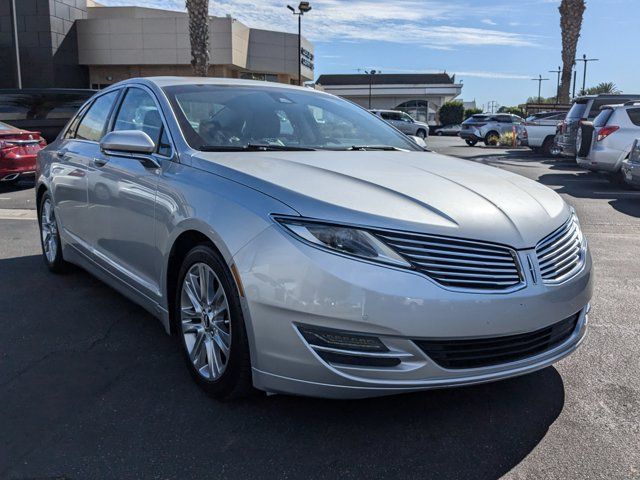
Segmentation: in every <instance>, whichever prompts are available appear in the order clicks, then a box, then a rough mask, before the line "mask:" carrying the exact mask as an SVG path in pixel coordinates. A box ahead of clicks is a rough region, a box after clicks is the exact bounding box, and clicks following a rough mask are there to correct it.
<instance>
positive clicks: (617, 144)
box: [576, 101, 640, 173]
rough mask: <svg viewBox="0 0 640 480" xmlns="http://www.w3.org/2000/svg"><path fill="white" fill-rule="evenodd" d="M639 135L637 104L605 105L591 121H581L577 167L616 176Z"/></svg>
mask: <svg viewBox="0 0 640 480" xmlns="http://www.w3.org/2000/svg"><path fill="white" fill-rule="evenodd" d="M639 136H640V101H638V102H627V103H625V104H624V105H605V106H604V107H602V108H601V109H600V113H599V114H598V116H597V117H596V118H595V119H594V120H593V122H582V125H581V126H580V129H579V130H578V133H577V138H576V145H577V146H578V156H577V159H576V161H577V162H578V165H580V166H581V167H584V168H588V169H590V170H602V171H607V172H613V173H617V172H619V171H620V167H621V166H622V161H623V160H624V159H625V158H627V157H628V156H629V153H630V152H631V147H632V146H633V142H634V140H635V139H636V138H638V137H639Z"/></svg>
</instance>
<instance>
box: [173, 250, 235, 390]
mask: <svg viewBox="0 0 640 480" xmlns="http://www.w3.org/2000/svg"><path fill="white" fill-rule="evenodd" d="M229 315H230V312H229V303H228V301H227V294H226V292H225V291H224V287H223V286H222V283H221V282H220V279H219V278H218V276H217V275H216V273H215V272H214V271H213V269H212V268H211V267H210V266H209V265H207V264H206V263H202V262H198V263H195V264H193V265H192V266H191V268H190V269H189V271H188V272H187V274H186V275H185V277H184V280H183V282H182V290H181V295H180V320H181V327H182V335H183V337H184V346H185V348H186V349H187V353H188V355H189V359H190V360H191V363H192V364H193V366H194V367H195V369H196V370H197V371H198V373H199V374H200V375H201V376H202V377H203V378H205V379H207V380H209V381H213V380H217V379H218V378H220V376H222V374H223V373H224V371H225V369H226V368H227V365H228V363H229V355H230V350H231V319H230V316H229Z"/></svg>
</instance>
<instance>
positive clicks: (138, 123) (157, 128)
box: [113, 88, 167, 155]
mask: <svg viewBox="0 0 640 480" xmlns="http://www.w3.org/2000/svg"><path fill="white" fill-rule="evenodd" d="M113 130H114V131H118V130H140V131H142V132H144V133H146V134H147V135H149V137H150V138H151V140H153V143H154V144H156V145H158V144H159V143H160V135H161V133H162V130H163V128H162V117H161V116H160V112H159V111H158V107H157V106H156V104H155V102H154V101H153V98H152V97H151V95H150V94H149V93H147V92H146V91H144V90H142V89H141V88H129V89H128V90H127V93H126V95H125V97H124V100H122V104H121V105H120V110H119V111H118V115H117V117H116V121H115V124H114V126H113ZM165 143H167V142H165ZM165 150H166V146H165ZM162 154H163V155H166V152H164V153H162Z"/></svg>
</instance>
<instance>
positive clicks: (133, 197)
mask: <svg viewBox="0 0 640 480" xmlns="http://www.w3.org/2000/svg"><path fill="white" fill-rule="evenodd" d="M112 129H113V130H114V131H118V130H140V131H143V132H145V133H146V134H147V135H149V137H150V138H151V140H153V142H154V143H155V145H156V153H154V154H152V155H151V157H153V159H154V160H156V161H157V163H158V164H161V163H162V162H163V161H165V159H166V158H167V157H168V156H170V154H171V147H170V145H168V142H167V140H166V134H165V132H164V126H163V122H162V117H161V114H160V110H159V107H158V105H157V103H156V101H155V98H154V96H153V94H152V93H151V92H150V91H149V90H147V89H146V88H143V87H130V88H128V89H127V90H126V92H125V93H124V95H123V99H122V102H121V104H120V106H119V108H118V109H117V110H116V112H115V114H114V120H113V128H112ZM160 170H161V169H160V168H157V167H156V166H155V165H153V164H152V163H151V162H149V161H145V158H144V157H136V156H133V155H129V154H117V153H113V152H101V156H100V158H99V161H98V162H96V163H95V164H94V165H93V167H92V168H91V169H90V172H89V215H90V216H92V217H94V218H96V219H99V222H97V223H98V225H97V228H96V229H95V240H94V243H95V245H96V248H97V250H98V256H99V258H98V261H99V262H101V264H102V266H103V267H105V268H107V269H109V270H110V271H112V273H114V274H116V275H117V276H118V277H120V278H121V279H122V280H124V281H126V282H129V283H131V282H133V283H134V284H135V285H136V286H137V287H139V288H140V290H141V291H142V293H144V294H146V295H147V296H151V297H154V296H159V295H160V285H159V268H160V267H159V266H160V263H161V255H160V253H159V251H158V248H157V245H156V217H155V204H156V193H157V187H158V178H159V175H160V173H161V172H160Z"/></svg>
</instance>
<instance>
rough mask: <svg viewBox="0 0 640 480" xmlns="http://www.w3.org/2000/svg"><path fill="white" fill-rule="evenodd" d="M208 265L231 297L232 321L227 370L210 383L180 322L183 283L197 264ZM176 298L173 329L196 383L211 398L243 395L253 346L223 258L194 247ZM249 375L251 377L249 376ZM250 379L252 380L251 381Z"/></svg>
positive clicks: (208, 249) (182, 271) (180, 277)
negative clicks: (191, 351) (193, 356)
mask: <svg viewBox="0 0 640 480" xmlns="http://www.w3.org/2000/svg"><path fill="white" fill-rule="evenodd" d="M200 262H202V263H205V264H207V265H208V266H209V267H211V269H212V270H213V271H214V272H215V274H216V275H217V276H218V278H219V279H220V282H221V283H222V286H223V288H224V291H225V293H226V295H227V303H228V304H229V313H230V320H231V349H230V354H229V359H228V363H227V367H226V369H225V371H224V372H223V373H222V375H221V376H220V378H218V379H216V380H213V381H211V380H207V379H206V378H204V377H202V376H201V375H200V374H199V373H198V371H197V370H196V369H195V367H194V366H193V363H191V359H190V358H189V355H188V353H187V349H186V345H185V342H184V336H183V335H182V328H181V320H180V296H181V291H182V283H183V281H184V278H185V276H186V274H187V272H188V271H189V269H190V268H191V267H192V266H193V265H194V264H195V263H200ZM173 295H174V308H173V314H172V320H173V329H174V332H175V333H176V336H177V337H178V338H177V339H178V343H179V344H180V348H181V350H182V354H183V357H184V360H185V363H186V365H187V368H188V370H189V373H190V374H191V376H192V377H193V379H194V380H195V381H196V383H197V384H198V385H199V386H200V387H201V388H202V389H203V390H204V391H205V392H206V393H208V394H209V395H211V396H213V397H215V398H218V399H226V398H231V397H237V396H243V395H245V394H246V393H247V391H248V390H249V389H250V388H251V374H250V372H251V361H250V358H249V345H248V341H247V333H246V328H245V324H244V316H243V314H242V307H241V305H240V297H239V295H238V291H237V288H236V286H235V281H234V279H233V277H232V275H231V272H230V271H229V269H228V268H227V266H226V264H225V263H224V261H223V260H222V259H221V257H220V255H219V254H218V253H217V252H215V251H214V250H213V249H212V248H211V247H209V246H207V245H198V246H196V247H194V248H192V249H191V250H190V251H189V253H187V255H186V256H185V258H184V260H183V262H182V265H181V267H180V271H179V274H178V282H177V284H176V289H175V292H173ZM247 372H248V374H247ZM247 377H248V378H247Z"/></svg>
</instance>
